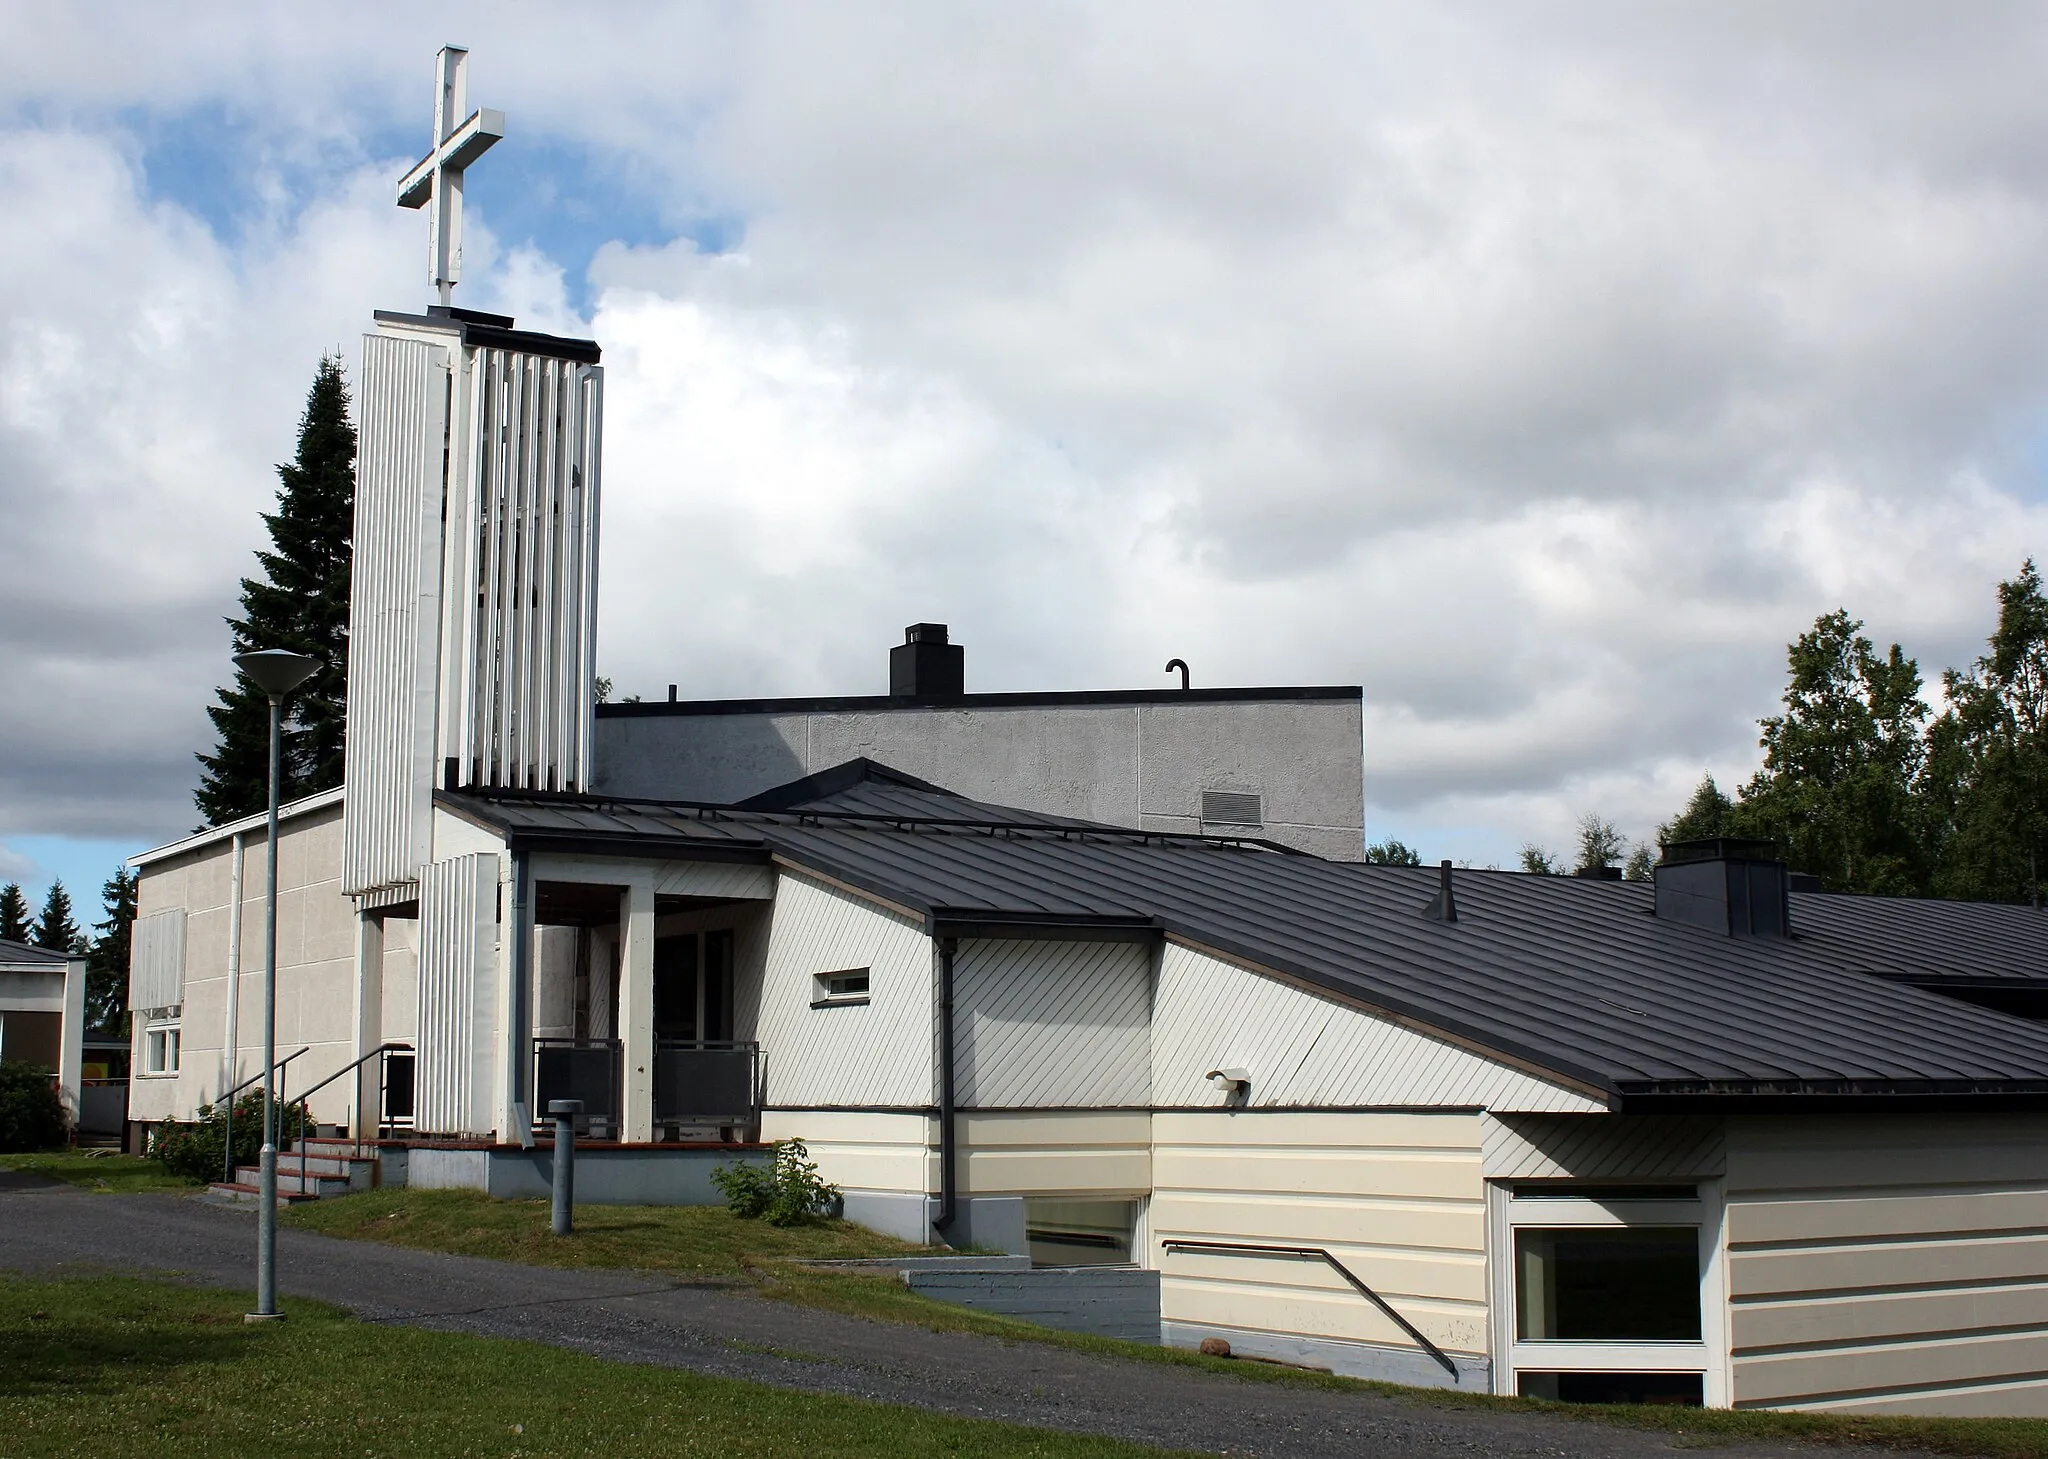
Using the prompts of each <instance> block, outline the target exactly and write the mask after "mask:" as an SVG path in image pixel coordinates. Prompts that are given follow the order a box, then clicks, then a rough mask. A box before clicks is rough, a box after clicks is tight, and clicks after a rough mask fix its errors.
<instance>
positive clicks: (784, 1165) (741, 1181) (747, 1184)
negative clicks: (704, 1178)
mask: <svg viewBox="0 0 2048 1459" xmlns="http://www.w3.org/2000/svg"><path fill="white" fill-rule="evenodd" d="M711 1183H712V1184H713V1185H715V1186H717V1187H718V1188H719V1190H721V1191H723V1192H724V1193H725V1205H726V1209H727V1210H729V1211H731V1212H732V1213H733V1214H734V1215H735V1216H738V1217H739V1218H740V1219H741V1220H743V1221H758V1220H762V1219H766V1220H767V1222H768V1224H769V1225H771V1226H801V1225H802V1224H803V1223H804V1222H806V1221H808V1220H810V1219H812V1218H813V1217H815V1216H827V1215H830V1214H832V1212H833V1211H834V1210H836V1209H837V1208H838V1205H839V1187H838V1186H836V1185H833V1184H831V1183H830V1182H829V1181H825V1180H821V1179H819V1178H818V1167H817V1165H816V1163H815V1162H813V1161H812V1159H811V1152H810V1150H809V1149H808V1148H807V1147H806V1146H805V1144H804V1142H803V1141H801V1140H783V1141H781V1142H780V1143H778V1144H777V1145H776V1147H775V1159H774V1160H773V1161H772V1162H771V1163H770V1164H767V1165H721V1166H719V1167H718V1169H716V1170H714V1171H712V1172H711Z"/></svg>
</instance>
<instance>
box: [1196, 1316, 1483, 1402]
mask: <svg viewBox="0 0 2048 1459" xmlns="http://www.w3.org/2000/svg"><path fill="white" fill-rule="evenodd" d="M1205 1337H1220V1338H1222V1339H1223V1340H1224V1341H1225V1342H1227V1343H1229V1344H1230V1350H1231V1352H1233V1353H1236V1354H1239V1355H1242V1356H1244V1357H1253V1358H1272V1359H1274V1360H1275V1361H1276V1362H1282V1363H1294V1364H1296V1365H1298V1366H1300V1367H1304V1368H1327V1369H1329V1370H1330V1371H1331V1372H1332V1373H1335V1374H1337V1375H1338V1376H1340V1377H1344V1378H1371V1379H1373V1380H1375V1381H1377V1382H1381V1383H1404V1384H1406V1385H1408V1386H1409V1387H1410V1388H1457V1389H1460V1390H1462V1391H1464V1392H1466V1393H1491V1392H1492V1391H1493V1364H1492V1363H1491V1362H1489V1361H1488V1360H1487V1359H1485V1358H1475V1357H1470V1356H1467V1355H1465V1354H1462V1353H1450V1354H1447V1355H1446V1356H1448V1357H1449V1358H1450V1360H1451V1362H1452V1363H1454V1364H1455V1365H1456V1366H1457V1369H1458V1376H1457V1379H1456V1380H1455V1381H1453V1380H1452V1378H1451V1375H1450V1374H1449V1373H1446V1372H1445V1371H1444V1370H1443V1365H1442V1364H1440V1363H1438V1362H1437V1361H1436V1359H1434V1358H1432V1357H1431V1356H1430V1355H1429V1354H1428V1353H1425V1352H1423V1351H1421V1350H1420V1349H1419V1348H1396V1347H1385V1346H1382V1345H1381V1344H1379V1343H1369V1342H1346V1341H1344V1340H1343V1339H1341V1338H1331V1337H1295V1336H1293V1335H1291V1334H1288V1333H1278V1332H1258V1331H1254V1330H1253V1329H1250V1328H1243V1327H1220V1326H1210V1325H1203V1324H1198V1323H1191V1322H1162V1323H1160V1324H1159V1340H1160V1342H1161V1343H1162V1344H1163V1345H1164V1346H1166V1347H1170V1348H1198V1347H1200V1346H1201V1345H1202V1339H1203V1338H1205Z"/></svg>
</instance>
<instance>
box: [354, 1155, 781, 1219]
mask: <svg viewBox="0 0 2048 1459" xmlns="http://www.w3.org/2000/svg"><path fill="white" fill-rule="evenodd" d="M773 1158H774V1151H772V1150H770V1149H768V1148H766V1147H763V1148H761V1149H758V1150H735V1149H732V1148H730V1147H727V1148H724V1149H704V1150H691V1149H674V1148H667V1149H664V1148H658V1147H657V1148H640V1149H636V1148H634V1147H632V1146H624V1147H614V1148H610V1149H606V1148H598V1149H589V1148H585V1147H583V1146H578V1147H577V1150H576V1199H577V1201H578V1202H579V1203H582V1202H587V1203H589V1204H591V1205H594V1206H722V1205H724V1204H725V1197H724V1195H723V1194H721V1193H720V1191H719V1189H718V1187H717V1186H715V1185H713V1184H712V1183H711V1173H712V1172H713V1171H714V1170H716V1169H718V1167H719V1166H721V1165H736V1164H753V1165H765V1164H767V1163H768V1162H769V1161H770V1160H772V1159H773ZM390 1175H391V1172H390V1170H389V1169H388V1167H387V1170H386V1179H385V1183H386V1184H387V1185H388V1184H392V1183H394V1182H393V1181H392V1180H391V1179H390ZM554 1175H555V1156H554V1150H553V1148H552V1147H551V1146H547V1145H541V1146H537V1147H535V1148H534V1149H532V1150H519V1149H514V1148H510V1147H506V1148H497V1147H493V1148H488V1149H469V1150H461V1149H437V1148H435V1147H433V1146H430V1145H415V1146H413V1147H412V1148H411V1149H410V1150H408V1151H406V1155H405V1161H404V1183H405V1184H407V1185H409V1186H411V1187H413V1188H414V1189H416V1190H475V1191H482V1192H484V1193H485V1194H486V1195H492V1196H498V1197H500V1198H503V1199H508V1200H544V1199H546V1197H547V1196H548V1194H549V1192H550V1191H552V1190H553V1189H554Z"/></svg>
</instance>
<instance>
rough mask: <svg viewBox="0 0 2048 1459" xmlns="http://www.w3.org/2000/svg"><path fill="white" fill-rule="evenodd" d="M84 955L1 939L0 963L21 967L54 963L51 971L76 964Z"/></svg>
mask: <svg viewBox="0 0 2048 1459" xmlns="http://www.w3.org/2000/svg"><path fill="white" fill-rule="evenodd" d="M83 956H84V954H83V953H74V952H52V951H51V950H50V949H49V948H47V947H37V946H36V945H35V944H34V943H32V942H12V941H9V940H8V939H6V938H0V963H7V964H9V965H10V966H14V967H20V966H21V965H23V964H24V963H52V964H54V965H55V966H54V967H53V968H52V969H51V971H53V972H54V971H56V970H57V969H58V968H62V967H63V966H64V964H66V963H68V962H76V961H77V960H78V959H79V958H81V957H83Z"/></svg>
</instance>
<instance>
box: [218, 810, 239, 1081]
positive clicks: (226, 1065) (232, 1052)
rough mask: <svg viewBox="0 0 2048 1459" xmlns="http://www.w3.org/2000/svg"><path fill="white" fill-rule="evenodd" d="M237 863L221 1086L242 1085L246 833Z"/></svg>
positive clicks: (231, 889)
mask: <svg viewBox="0 0 2048 1459" xmlns="http://www.w3.org/2000/svg"><path fill="white" fill-rule="evenodd" d="M234 848H235V851H234V864H233V865H232V866H231V867H229V868H228V1020H227V1027H226V1028H225V1029H224V1030H222V1032H221V1040H220V1050H221V1052H220V1057H221V1071H220V1087H221V1091H222V1092H223V1093H225V1092H227V1091H228V1090H230V1089H233V1088H234V1087H235V1086H236V1085H237V1084H239V1083H241V1078H240V1074H241V1070H240V1068H239V1067H238V1066H239V1065H240V1063H241V1053H242V1050H241V1022H242V832H240V831H237V832H235V837H234Z"/></svg>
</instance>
